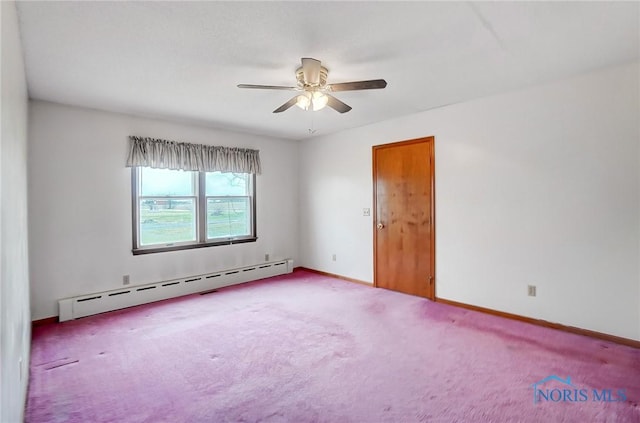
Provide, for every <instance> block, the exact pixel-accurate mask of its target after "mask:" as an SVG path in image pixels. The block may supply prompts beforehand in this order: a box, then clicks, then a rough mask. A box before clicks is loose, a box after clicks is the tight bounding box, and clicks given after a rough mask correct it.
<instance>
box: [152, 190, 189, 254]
mask: <svg viewBox="0 0 640 423" xmlns="http://www.w3.org/2000/svg"><path fill="white" fill-rule="evenodd" d="M195 210H196V207H195V200H194V199H173V198H157V199H142V200H140V245H151V244H169V243H175V242H185V241H195V240H196V213H195Z"/></svg>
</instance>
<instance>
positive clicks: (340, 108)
mask: <svg viewBox="0 0 640 423" xmlns="http://www.w3.org/2000/svg"><path fill="white" fill-rule="evenodd" d="M325 95H326V96H327V98H328V99H329V100H328V101H327V106H329V107H331V108H332V109H333V110H335V111H337V112H340V113H347V112H348V111H349V110H351V106H349V105H348V104H345V103H343V102H342V101H340V100H338V99H337V98H335V97H334V96H332V95H329V94H325Z"/></svg>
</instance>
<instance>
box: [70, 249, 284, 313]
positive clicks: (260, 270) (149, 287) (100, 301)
mask: <svg viewBox="0 0 640 423" xmlns="http://www.w3.org/2000/svg"><path fill="white" fill-rule="evenodd" d="M291 272H293V260H291V259H287V260H282V261H274V262H269V263H261V264H256V265H251V266H246V267H240V268H236V269H227V270H222V271H219V272H213V273H208V274H204V275H196V276H187V277H186V278H182V279H173V280H167V281H161V282H157V283H150V284H146V285H139V286H127V287H126V288H121V289H114V290H112V291H104V292H94V293H91V294H85V295H79V296H75V297H71V298H64V299H62V300H58V307H59V321H60V322H64V321H66V320H73V319H77V318H80V317H85V316H91V315H93V314H98V313H104V312H107V311H112V310H119V309H121V308H127V307H132V306H136V305H140V304H147V303H151V302H154V301H160V300H166V299H169V298H175V297H180V296H182V295H189V294H197V293H199V292H205V291H212V290H214V289H217V288H223V287H225V286H231V285H237V284H240V283H245V282H250V281H254V280H258V279H264V278H269V277H271V276H277V275H283V274H285V273H291Z"/></svg>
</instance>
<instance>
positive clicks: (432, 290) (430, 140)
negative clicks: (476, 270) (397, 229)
mask: <svg viewBox="0 0 640 423" xmlns="http://www.w3.org/2000/svg"><path fill="white" fill-rule="evenodd" d="M418 143H427V145H428V146H429V161H430V162H431V174H430V175H429V177H430V178H431V210H430V213H431V216H430V219H429V230H430V232H431V240H430V243H431V251H432V254H431V257H430V260H431V269H432V272H433V274H432V275H431V276H430V277H431V278H432V283H430V284H429V285H430V286H429V295H428V296H427V298H428V299H430V300H431V301H435V299H436V166H435V165H436V161H435V146H434V145H435V136H433V135H432V136H428V137H423V138H414V139H410V140H405V141H397V142H392V143H389V144H380V145H374V146H373V147H372V148H371V156H372V168H371V172H372V174H373V220H372V223H373V224H372V227H373V286H375V287H376V288H378V274H377V273H378V271H377V269H378V266H377V263H376V260H377V251H376V250H377V246H378V231H377V228H376V225H377V223H378V199H377V195H376V193H377V184H378V181H377V174H376V169H377V163H376V151H378V150H381V149H384V148H393V147H400V146H403V145H409V144H418Z"/></svg>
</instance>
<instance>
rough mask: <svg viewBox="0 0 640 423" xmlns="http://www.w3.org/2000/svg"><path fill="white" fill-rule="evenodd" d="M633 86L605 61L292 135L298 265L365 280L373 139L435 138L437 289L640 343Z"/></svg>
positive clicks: (637, 111)
mask: <svg viewBox="0 0 640 423" xmlns="http://www.w3.org/2000/svg"><path fill="white" fill-rule="evenodd" d="M638 81H639V68H638V64H632V65H627V66H622V67H615V68H610V69H606V70H601V71H598V72H595V73H591V74H587V75H582V76H578V77H574V78H571V79H567V80H563V81H559V82H556V83H551V84H547V85H543V86H536V87H532V88H529V89H525V90H521V91H517V92H512V93H507V94H504V95H498V96H494V97H489V98H484V99H479V100H475V101H470V102H466V103H462V104H456V105H452V106H448V107H443V108H441V109H437V110H432V111H427V112H423V113H419V114H415V115H411V116H407V117H403V118H399V119H394V120H390V121H385V122H381V123H377V124H374V125H370V126H366V127H362V128H357V129H353V130H349V131H344V132H341V133H338V134H334V135H328V136H325V137H319V138H315V139H310V140H307V141H304V142H302V144H301V146H300V172H301V175H300V219H301V223H300V228H301V229H300V230H301V233H300V240H301V243H300V245H301V256H302V257H301V262H302V265H304V266H307V267H311V268H315V269H318V270H323V271H327V272H332V273H336V274H340V275H343V276H348V277H352V278H357V279H361V280H365V281H372V278H373V276H372V273H373V271H372V268H373V262H372V249H373V245H372V243H373V236H372V222H371V218H369V217H363V216H362V208H363V207H372V182H371V181H372V176H371V146H372V145H377V144H385V143H390V142H394V141H402V140H406V139H411V138H418V137H423V136H429V135H433V136H435V140H436V141H435V152H436V153H435V154H436V163H435V166H436V245H437V247H436V248H437V253H436V278H437V296H438V297H441V298H446V299H450V300H455V301H460V302H464V303H469V304H474V305H478V306H483V307H488V308H492V309H496V310H502V311H506V312H511V313H516V314H520V315H525V316H530V317H535V318H541V319H545V320H548V321H552V322H558V323H563V324H566V325H572V326H577V327H581V328H585V329H591V330H595V331H600V332H605V333H609V334H614V335H619V336H623V337H627V338H633V339H640V274H639V267H638V258H639V257H640V256H639V254H640V249H639V240H640V178H639V173H638V169H639V164H640V159H639V157H640V156H639V154H640V151H639V144H640V129H639V124H638V120H639V119H638V117H639V116H640V106H639V86H638ZM389 89H393V81H390V82H389ZM333 253H336V254H337V261H335V262H333V261H332V260H331V255H332V254H333ZM527 284H534V285H537V288H538V296H537V297H536V298H531V297H527V296H526V292H527V290H526V286H527Z"/></svg>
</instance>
